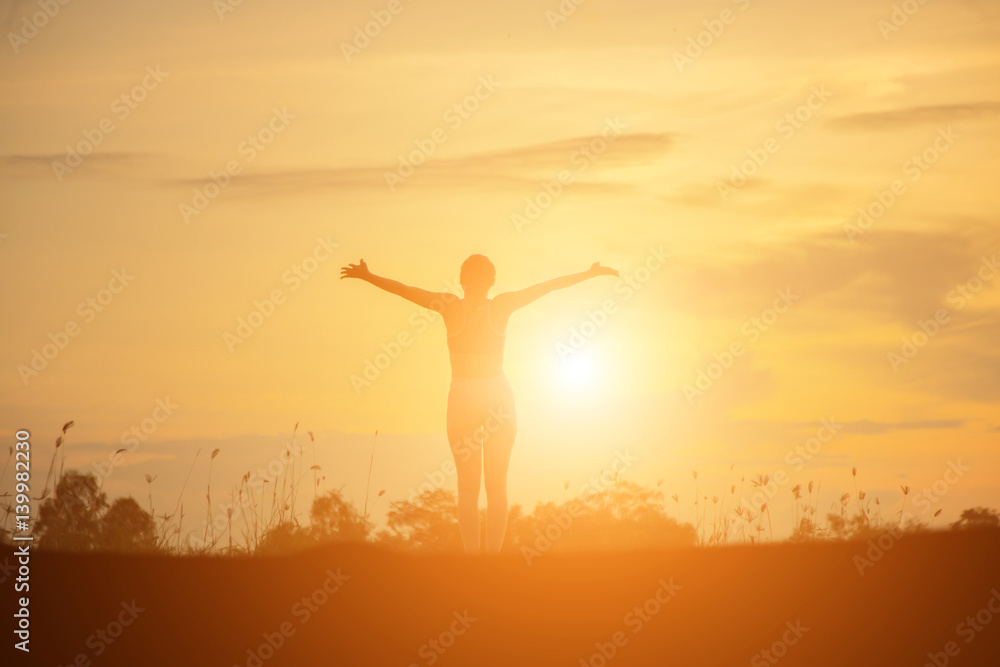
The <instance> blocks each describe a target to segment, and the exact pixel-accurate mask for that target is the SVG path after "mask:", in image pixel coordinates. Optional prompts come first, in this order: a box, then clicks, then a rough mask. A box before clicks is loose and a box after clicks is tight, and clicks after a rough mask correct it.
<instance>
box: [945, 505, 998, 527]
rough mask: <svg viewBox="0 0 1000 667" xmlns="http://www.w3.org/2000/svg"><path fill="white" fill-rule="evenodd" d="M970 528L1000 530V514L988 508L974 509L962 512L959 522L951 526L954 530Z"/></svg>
mask: <svg viewBox="0 0 1000 667" xmlns="http://www.w3.org/2000/svg"><path fill="white" fill-rule="evenodd" d="M970 528H1000V513H997V511H996V510H993V509H989V508H988V507H973V508H971V509H967V510H965V511H964V512H962V514H961V515H960V516H959V519H958V521H956V522H955V523H953V524H951V529H952V530H966V529H970Z"/></svg>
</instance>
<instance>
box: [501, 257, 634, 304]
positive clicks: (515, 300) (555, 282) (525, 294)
mask: <svg viewBox="0 0 1000 667" xmlns="http://www.w3.org/2000/svg"><path fill="white" fill-rule="evenodd" d="M617 275H618V271H616V270H615V269H612V268H611V267H609V266H601V263H600V262H594V263H593V264H592V265H591V267H590V268H589V269H587V270H586V271H581V272H580V273H571V274H569V275H565V276H560V277H558V278H552V279H551V280H546V281H545V282H541V283H538V284H537V285H532V286H531V287H525V288H524V289H522V290H517V291H516V292H504V293H503V294H497V295H496V297H495V298H494V299H493V303H494V305H496V306H497V307H498V308H502V309H504V310H506V311H507V312H513V311H515V310H517V309H518V308H524V307H525V306H527V305H528V304H529V303H532V302H534V301H536V300H538V299H539V298H541V297H543V296H545V295H546V294H548V293H549V292H552V291H554V290H557V289H563V288H566V287H571V286H573V285H576V284H577V283H582V282H583V281H584V280H587V279H588V278H596V277H597V276H617Z"/></svg>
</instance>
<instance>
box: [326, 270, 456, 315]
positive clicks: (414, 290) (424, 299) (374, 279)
mask: <svg viewBox="0 0 1000 667" xmlns="http://www.w3.org/2000/svg"><path fill="white" fill-rule="evenodd" d="M344 278H357V279H358V280H364V281H365V282H368V283H371V284H372V285H374V286H375V287H378V288H380V289H384V290H385V291H386V292H389V293H391V294H395V295H397V296H401V297H403V298H404V299H406V300H407V301H412V302H413V303H415V304H417V305H418V306H423V307H424V308H429V309H430V310H436V311H438V312H441V311H443V310H444V307H445V305H446V304H448V303H450V302H451V301H453V300H454V299H456V298H457V297H456V296H455V295H454V294H449V293H447V292H431V291H429V290H425V289H421V288H419V287H412V286H410V285H404V284H403V283H401V282H399V281H398V280H392V279H391V278H383V277H382V276H376V275H375V274H374V273H372V272H371V271H370V270H369V269H368V264H366V263H365V260H361V263H360V264H348V265H347V266H344V267H341V269H340V279H341V280H343V279H344Z"/></svg>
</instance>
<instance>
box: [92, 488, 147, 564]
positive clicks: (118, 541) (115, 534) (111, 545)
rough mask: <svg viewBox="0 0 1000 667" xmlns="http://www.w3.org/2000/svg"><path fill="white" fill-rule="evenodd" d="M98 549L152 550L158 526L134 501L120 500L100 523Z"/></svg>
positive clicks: (133, 499)
mask: <svg viewBox="0 0 1000 667" xmlns="http://www.w3.org/2000/svg"><path fill="white" fill-rule="evenodd" d="M97 546H98V547H99V548H101V549H107V550H109V551H152V550H154V549H155V548H156V526H155V523H154V522H153V517H152V516H150V515H149V512H147V511H146V510H144V509H142V507H140V506H139V503H137V502H136V501H135V498H132V497H129V498H118V499H116V500H115V501H114V502H113V503H112V504H111V507H110V508H108V511H107V512H105V513H104V516H102V517H101V520H100V534H99V538H98V540H97Z"/></svg>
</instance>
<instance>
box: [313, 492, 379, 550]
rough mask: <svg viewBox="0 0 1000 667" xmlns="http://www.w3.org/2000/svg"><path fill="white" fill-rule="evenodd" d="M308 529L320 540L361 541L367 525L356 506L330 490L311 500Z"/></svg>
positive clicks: (365, 537)
mask: <svg viewBox="0 0 1000 667" xmlns="http://www.w3.org/2000/svg"><path fill="white" fill-rule="evenodd" d="M309 520H310V530H311V532H312V534H313V536H314V537H315V538H316V539H317V540H319V541H321V542H363V541H365V540H366V539H368V532H369V526H368V524H367V522H366V521H365V518H364V517H363V516H361V513H360V512H358V510H357V508H355V507H354V505H352V504H351V503H349V502H347V501H346V500H344V497H343V496H342V495H341V494H340V492H339V491H337V490H331V491H328V492H327V493H325V494H324V495H322V496H320V497H319V498H317V499H316V500H314V501H313V504H312V510H311V511H310V512H309Z"/></svg>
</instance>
